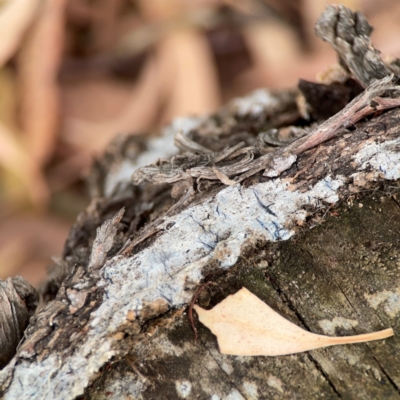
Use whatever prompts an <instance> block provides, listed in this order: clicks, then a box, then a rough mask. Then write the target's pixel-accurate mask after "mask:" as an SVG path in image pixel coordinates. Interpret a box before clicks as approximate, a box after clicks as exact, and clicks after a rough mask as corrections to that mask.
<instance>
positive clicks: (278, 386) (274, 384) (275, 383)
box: [267, 375, 284, 393]
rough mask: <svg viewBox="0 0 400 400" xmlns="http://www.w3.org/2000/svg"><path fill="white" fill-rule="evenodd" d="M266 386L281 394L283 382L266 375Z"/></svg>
mask: <svg viewBox="0 0 400 400" xmlns="http://www.w3.org/2000/svg"><path fill="white" fill-rule="evenodd" d="M267 385H268V386H269V387H271V388H273V389H275V390H277V391H278V392H279V393H283V392H284V389H283V382H282V381H281V380H280V379H279V378H278V377H276V376H274V375H268V378H267Z"/></svg>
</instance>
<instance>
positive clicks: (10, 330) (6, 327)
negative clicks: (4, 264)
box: [0, 276, 38, 368]
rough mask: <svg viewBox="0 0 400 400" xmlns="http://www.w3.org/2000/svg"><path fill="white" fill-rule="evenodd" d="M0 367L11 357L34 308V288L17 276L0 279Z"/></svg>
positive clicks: (36, 301)
mask: <svg viewBox="0 0 400 400" xmlns="http://www.w3.org/2000/svg"><path fill="white" fill-rule="evenodd" d="M0 300H1V303H0V327H1V330H0V368H3V367H4V366H5V365H7V363H8V361H10V359H11V358H12V357H13V355H14V354H15V351H16V349H17V346H18V343H19V342H20V340H21V338H22V336H23V334H24V331H25V328H26V327H27V326H28V322H29V318H30V317H31V316H32V315H33V313H34V312H35V310H36V306H37V303H38V295H37V293H36V290H35V289H34V288H33V287H32V286H31V285H30V284H29V283H28V282H27V281H26V280H25V279H23V278H21V277H20V276H17V277H15V278H8V279H7V280H5V281H0Z"/></svg>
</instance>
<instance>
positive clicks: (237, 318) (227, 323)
mask: <svg viewBox="0 0 400 400" xmlns="http://www.w3.org/2000/svg"><path fill="white" fill-rule="evenodd" d="M194 309H195V310H196V312H197V314H198V315H199V320H200V322H202V323H203V324H204V325H206V326H207V327H208V328H209V329H210V330H211V332H212V333H213V334H214V335H216V336H217V339H218V345H219V348H220V351H221V353H223V354H232V355H238V356H279V355H286V354H293V353H299V352H302V351H308V350H313V349H318V348H321V347H327V346H333V345H338V344H349V343H360V342H368V341H371V340H378V339H385V338H387V337H390V336H393V329H391V328H389V329H385V330H383V331H379V332H374V333H367V334H364V335H356V336H343V337H330V336H323V335H317V334H314V333H311V332H307V331H305V330H304V329H301V328H299V327H298V326H297V325H295V324H293V323H292V322H289V321H288V320H287V319H285V318H283V317H282V316H280V315H279V314H278V313H276V312H275V311H274V310H273V309H272V308H271V307H269V306H268V305H267V304H265V303H264V302H263V301H261V300H260V299H259V298H258V297H256V296H255V295H254V294H252V293H251V292H249V291H248V290H247V289H245V288H242V289H241V290H239V291H238V292H237V293H236V294H234V295H232V296H228V297H227V298H226V299H225V300H223V301H222V302H221V303H219V304H218V305H216V306H215V307H214V308H213V309H212V310H209V311H207V310H204V309H202V308H201V307H199V306H194Z"/></svg>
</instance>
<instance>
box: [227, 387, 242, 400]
mask: <svg viewBox="0 0 400 400" xmlns="http://www.w3.org/2000/svg"><path fill="white" fill-rule="evenodd" d="M225 399H226V400H245V399H244V397H243V396H242V395H241V394H240V393H239V391H237V390H236V389H233V390H232V391H231V392H230V393H229V394H228V395H227V396H226V397H225Z"/></svg>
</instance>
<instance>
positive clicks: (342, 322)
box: [318, 317, 358, 336]
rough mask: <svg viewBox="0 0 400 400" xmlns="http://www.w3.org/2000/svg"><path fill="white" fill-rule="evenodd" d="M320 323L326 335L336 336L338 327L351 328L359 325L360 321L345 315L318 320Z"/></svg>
mask: <svg viewBox="0 0 400 400" xmlns="http://www.w3.org/2000/svg"><path fill="white" fill-rule="evenodd" d="M318 325H319V326H320V327H321V328H322V330H323V331H324V333H325V334H326V335H331V336H334V335H335V330H336V328H344V329H346V330H351V329H352V328H354V327H356V326H357V325H358V321H356V320H354V319H348V318H343V317H334V318H333V319H332V320H329V319H323V320H321V321H319V322H318Z"/></svg>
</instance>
